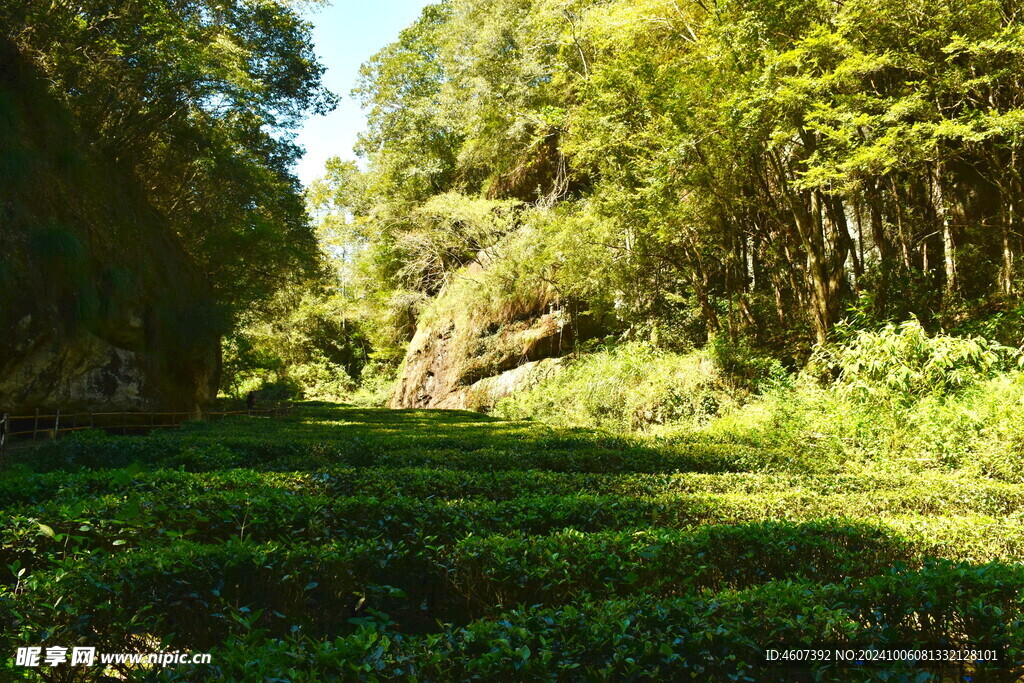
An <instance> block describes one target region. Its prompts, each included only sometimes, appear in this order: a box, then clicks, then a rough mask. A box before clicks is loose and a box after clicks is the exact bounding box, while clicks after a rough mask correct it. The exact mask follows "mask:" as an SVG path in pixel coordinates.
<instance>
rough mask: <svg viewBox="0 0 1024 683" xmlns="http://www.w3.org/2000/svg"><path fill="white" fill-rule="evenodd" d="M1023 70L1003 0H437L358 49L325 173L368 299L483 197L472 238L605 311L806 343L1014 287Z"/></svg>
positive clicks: (390, 285)
mask: <svg viewBox="0 0 1024 683" xmlns="http://www.w3.org/2000/svg"><path fill="white" fill-rule="evenodd" d="M1022 74H1024V10H1022V9H1021V8H1020V7H1019V6H1018V5H1017V4H1016V3H1010V2H1005V1H1001V0H929V1H928V2H926V3H924V4H922V3H921V2H917V1H914V2H910V1H909V0H846V1H845V2H841V3H836V2H832V1H831V0H800V1H799V2H792V1H791V0H720V1H718V2H705V1H704V0H641V1H630V2H626V1H625V0H446V1H445V2H441V3H438V4H435V5H432V6H430V7H428V8H427V9H425V10H424V12H423V15H422V16H421V18H420V19H419V21H417V22H416V23H414V24H413V25H412V26H410V27H409V28H408V29H406V30H405V31H404V32H403V33H402V34H401V36H400V37H399V39H398V40H397V41H396V42H395V43H393V44H391V45H389V46H387V47H386V48H384V49H383V50H381V51H380V52H379V53H378V54H377V55H375V56H374V57H373V58H372V59H371V60H370V61H369V62H368V63H367V64H366V65H364V67H363V71H362V80H361V81H360V83H359V85H358V87H357V88H356V90H355V91H354V94H355V95H356V96H358V97H360V98H362V101H363V102H364V104H365V106H366V109H367V112H368V115H369V120H370V127H369V131H368V133H367V134H366V135H365V136H364V137H363V139H362V142H361V151H362V152H363V154H364V155H365V157H366V159H367V161H368V170H367V171H366V173H365V174H363V176H362V177H361V178H360V179H359V181H358V183H355V184H353V182H352V181H351V178H349V179H348V180H346V181H345V182H338V183H333V184H332V183H331V181H330V180H329V179H328V180H326V181H325V182H326V183H327V184H326V185H325V186H324V187H323V188H321V190H322V192H323V191H325V192H327V193H328V194H329V193H330V191H331V190H330V188H331V187H334V188H336V189H337V191H339V192H341V191H344V192H348V193H349V194H348V195H347V196H349V197H352V196H354V195H352V188H353V187H354V186H355V185H358V186H359V188H360V189H359V192H358V193H357V194H358V195H359V199H358V200H354V199H350V200H349V206H350V207H351V209H350V218H352V219H354V221H356V222H359V223H360V225H361V226H362V227H361V228H360V230H361V235H362V236H363V237H362V240H363V241H362V247H361V253H362V254H363V255H364V257H363V259H362V263H363V267H364V269H365V268H370V269H371V270H373V271H374V272H375V273H376V274H377V277H376V279H374V278H368V279H364V284H365V286H366V291H367V292H369V293H372V292H376V293H378V294H381V295H382V296H384V298H385V299H387V301H389V302H391V304H392V305H391V307H390V308H388V307H387V306H384V308H385V309H386V311H385V312H384V313H380V314H379V315H378V320H379V321H381V320H384V319H387V318H388V317H389V316H391V317H392V318H394V312H395V310H396V308H395V306H396V305H397V303H396V302H399V301H402V302H404V303H403V304H402V305H409V302H414V301H416V300H417V297H421V298H422V297H431V296H433V295H435V294H436V292H437V283H438V282H442V281H444V279H445V278H444V276H443V275H441V274H440V273H444V272H454V271H456V270H457V269H458V268H461V267H462V266H463V265H465V259H464V258H457V259H449V260H445V259H443V258H441V259H434V260H432V261H430V260H429V259H428V260H422V259H416V258H413V257H411V256H410V253H409V251H408V247H409V245H410V244H413V243H416V244H418V245H419V246H418V247H417V248H418V249H421V250H423V251H431V250H433V251H434V252H436V253H445V250H446V248H447V247H446V246H445V244H446V240H449V239H450V238H451V235H452V234H453V233H458V232H460V231H461V230H463V229H464V227H465V226H466V225H467V222H466V220H465V219H464V218H462V217H460V215H459V214H460V211H462V210H463V208H468V207H470V206H480V205H479V202H485V203H487V202H489V203H490V204H489V205H490V206H491V207H492V208H491V210H492V211H493V212H495V213H494V215H495V216H499V215H506V214H507V215H509V216H512V223H513V225H510V224H508V223H507V222H503V221H500V220H499V221H492V223H494V225H492V226H490V227H488V228H487V230H490V233H489V237H487V238H485V239H480V237H479V236H477V237H476V238H475V241H474V242H473V244H472V249H480V248H482V246H483V245H485V244H486V243H487V242H488V241H490V242H491V243H492V245H498V246H497V251H495V253H500V254H502V256H501V258H504V259H506V260H508V259H512V260H516V263H517V265H516V267H517V268H518V269H519V271H520V272H526V271H532V272H536V273H538V274H539V275H538V276H539V277H540V278H541V279H545V280H547V281H549V282H552V283H554V284H555V285H556V289H557V291H559V292H561V293H563V294H564V295H565V296H566V297H570V298H576V299H578V300H580V301H581V305H583V306H589V307H591V308H604V309H607V310H613V311H614V316H615V319H616V320H617V321H618V322H617V325H618V327H619V329H620V331H624V332H625V331H629V332H631V333H637V334H648V333H650V334H652V335H654V336H657V337H659V338H660V339H661V340H663V341H669V342H671V343H679V344H686V343H694V342H696V343H700V340H701V339H703V338H704V337H705V336H706V335H709V334H718V333H722V334H728V335H730V336H731V337H733V338H738V337H744V338H749V339H751V340H754V341H756V342H757V343H759V344H763V345H767V346H769V347H771V348H773V349H775V350H777V351H783V352H797V353H806V349H807V348H808V347H809V345H810V343H812V342H821V341H824V340H825V339H826V338H827V337H828V335H829V334H830V331H831V330H832V328H833V327H834V325H835V324H836V323H837V322H838V321H839V320H840V319H842V318H844V317H849V316H851V315H853V316H855V317H858V318H859V319H861V320H862V321H878V322H884V321H887V320H902V319H906V318H908V317H917V318H919V319H920V320H921V321H922V322H923V323H924V324H925V325H926V326H927V327H930V328H932V329H936V328H946V329H950V328H955V327H958V326H963V325H965V324H966V325H970V324H972V323H973V322H977V321H978V320H981V319H985V320H991V319H992V316H993V315H994V314H995V313H997V312H998V313H1009V312H1013V311H1019V310H1020V307H1021V300H1020V275H1021V270H1020V259H1019V258H1018V257H1019V254H1020V252H1021V249H1022V246H1024V245H1022V232H1021V215H1020V214H1021V207H1020V206H1019V204H1020V199H1019V198H1020V197H1021V196H1022V194H1024V185H1022V180H1021V179H1022V176H1021V162H1020V151H1021V144H1022V141H1024V137H1022V132H1024V99H1022V95H1024V89H1022V81H1021V78H1022ZM325 188H326V189H325ZM342 188H344V189H342ZM460 197H461V199H460ZM438 202H441V204H438ZM460 202H461V204H460ZM442 205H443V207H446V208H444V209H443V210H442V211H440V212H438V211H431V210H429V209H428V208H427V207H431V206H433V207H437V206H442ZM457 205H460V206H462V207H463V208H456V207H457ZM508 212H511V213H508ZM478 215H479V211H478ZM439 217H442V218H441V219H440V223H443V224H445V225H446V226H448V227H447V228H446V229H444V230H436V229H435V228H436V227H437V226H438V225H439V223H438V221H439ZM431 225H433V226H434V228H431ZM524 231H525V232H524ZM526 232H528V233H529V234H530V235H531V237H530V238H529V240H531V241H532V242H533V243H535V244H536V243H543V245H545V246H543V247H532V248H530V249H525V248H522V247H523V245H522V242H523V239H522V235H523V234H526ZM517 235H518V237H517ZM517 240H518V242H517ZM515 243H518V244H519V245H520V246H519V247H515V246H514V244H515ZM472 249H471V250H472ZM580 252H585V253H583V254H581V253H580ZM466 254H467V255H468V254H469V252H466ZM356 260H357V261H358V260H359V259H356ZM428 263H429V264H430V265H428ZM583 263H586V264H587V265H586V267H585V268H581V267H579V265H580V264H583ZM414 264H422V268H421V272H419V274H418V277H397V276H398V275H399V274H402V275H403V276H409V275H411V272H410V271H411V270H413V269H415V268H416V267H417V266H415V265H414ZM573 264H576V267H573ZM591 278H593V281H591ZM399 293H401V295H399ZM414 308H415V306H414ZM420 309H422V306H420ZM411 315H412V316H413V317H415V315H416V311H415V310H413V311H412V313H411ZM986 316H988V317H986ZM1017 317H1019V316H1017ZM395 329H397V328H395ZM1004 332H1005V334H1010V333H1009V332H1006V331H1005V330H1004ZM996 333H997V336H998V334H1002V333H1000V332H998V331H996ZM1005 334H1004V336H1005ZM1011 336H1012V335H1011ZM1013 341H1014V343H1015V344H1018V343H1020V340H1019V339H1014V340H1013ZM800 349H803V351H800Z"/></svg>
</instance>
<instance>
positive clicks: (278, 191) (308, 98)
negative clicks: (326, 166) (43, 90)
mask: <svg viewBox="0 0 1024 683" xmlns="http://www.w3.org/2000/svg"><path fill="white" fill-rule="evenodd" d="M0 16H2V18H3V24H4V26H5V28H6V29H7V30H5V34H6V35H5V37H4V41H5V45H6V44H7V41H13V43H14V44H15V45H16V47H17V49H18V50H19V51H20V52H21V53H22V54H24V55H25V56H27V57H30V58H31V59H32V60H33V62H34V63H35V66H36V68H38V69H39V70H40V71H41V72H42V74H43V76H44V77H45V78H46V80H47V82H48V84H49V85H50V87H51V90H52V94H53V95H55V96H56V97H57V98H59V100H60V101H61V102H62V104H63V105H64V106H66V107H67V108H68V109H69V110H70V112H71V114H72V115H73V118H74V122H73V125H74V126H75V128H76V129H77V130H79V131H80V132H81V134H82V136H83V137H84V138H85V139H87V140H88V141H89V143H90V146H91V150H90V154H95V155H96V156H97V157H98V158H100V159H103V160H104V163H105V165H107V166H111V167H117V168H118V174H126V176H127V178H126V179H130V180H129V181H128V182H125V183H122V184H121V186H119V187H118V188H117V191H118V192H117V193H116V194H115V196H113V197H107V198H105V199H106V200H107V201H108V202H111V203H113V204H115V205H124V204H129V203H131V202H132V201H133V200H134V199H135V198H136V197H141V196H143V194H144V195H145V197H146V200H147V202H148V204H149V205H150V206H149V207H147V209H148V210H149V211H152V208H151V207H155V208H156V209H157V210H158V211H159V213H160V214H162V216H161V219H160V220H166V221H168V222H169V223H170V228H171V229H172V230H173V231H174V233H176V235H177V237H178V239H179V240H180V242H181V244H182V245H183V246H184V247H185V249H186V250H187V252H188V253H189V255H190V256H191V258H192V259H193V261H194V262H195V263H196V264H197V265H198V266H199V268H200V270H201V271H202V272H203V273H204V274H205V275H206V276H207V279H208V280H209V284H210V285H211V286H212V287H213V288H214V290H215V292H216V295H217V298H218V303H219V304H220V305H221V306H223V307H225V308H226V309H227V310H230V311H242V310H246V309H248V308H249V307H250V306H251V305H253V304H254V303H257V302H260V301H263V300H265V299H267V298H268V297H270V296H271V295H272V294H273V293H274V292H275V291H277V290H278V289H279V288H280V287H281V286H282V285H283V284H285V283H288V282H294V281H295V280H299V279H302V277H303V276H306V275H308V274H309V273H310V272H312V271H314V270H315V268H316V265H317V258H318V256H317V248H316V243H315V241H314V237H313V232H312V230H311V226H310V224H309V221H308V219H307V217H306V216H305V213H304V211H303V204H302V201H301V199H300V197H299V194H298V190H299V188H298V182H297V181H296V179H295V177H294V176H293V175H292V171H291V166H292V164H293V162H294V161H295V159H296V158H297V157H298V154H299V150H298V148H297V147H296V146H295V145H294V144H293V143H292V141H291V134H290V131H291V130H292V129H293V128H294V126H295V125H296V124H297V123H298V121H299V120H300V119H301V118H302V116H303V115H304V113H305V112H308V111H318V112H323V111H326V110H327V109H329V108H330V107H331V106H332V102H333V99H332V96H331V95H330V94H329V93H327V92H326V91H325V90H324V89H323V88H322V85H321V80H320V79H321V75H322V72H323V67H321V66H320V65H319V64H318V62H317V59H316V57H315V55H314V54H313V51H312V43H311V38H310V29H311V26H310V24H308V23H307V22H305V21H303V20H302V19H301V18H300V16H299V15H298V13H297V10H296V9H295V8H294V7H292V6H291V5H290V4H288V3H282V2H259V3H247V2H226V3H225V2H207V1H206V0H185V1H183V2H176V3H171V4H166V3H156V2H143V3H136V2H114V3H110V2H105V1H103V2H99V1H93V0H89V1H87V2H84V3H79V4H78V5H75V6H74V7H72V6H69V5H61V4H58V5H55V6H53V7H49V6H47V7H43V6H42V5H39V4H37V3H31V2H28V3H25V2H15V3H7V4H5V5H4V7H3V8H2V9H0ZM32 125H36V124H35V123H33V124H32ZM52 144H53V146H54V149H53V150H47V152H48V153H51V154H53V156H54V157H55V166H56V167H57V168H58V169H59V171H60V172H61V177H62V180H73V181H74V182H77V183H79V184H81V185H84V187H82V188H81V189H82V191H83V192H86V191H87V187H88V186H89V181H88V180H83V179H81V178H77V177H75V176H76V175H78V176H80V175H82V174H81V173H80V171H79V172H73V171H75V169H79V167H81V166H82V158H81V155H80V153H79V150H77V149H76V148H74V147H67V148H66V149H65V148H62V147H61V145H64V144H65V143H64V141H63V140H60V139H57V140H54V141H53V143H52ZM5 157H6V155H5ZM11 161H14V158H13V157H12V158H11ZM65 176H68V177H66V178H65ZM55 182H57V181H56V179H55ZM142 188H145V193H143V192H142ZM76 220H84V221H90V220H91V221H100V220H102V219H101V218H100V217H99V216H92V215H89V214H88V213H83V214H79V215H78V216H76ZM144 220H146V221H147V222H154V221H155V220H156V219H155V218H154V216H152V215H147V216H146V217H145V218H144ZM51 242H52V240H51Z"/></svg>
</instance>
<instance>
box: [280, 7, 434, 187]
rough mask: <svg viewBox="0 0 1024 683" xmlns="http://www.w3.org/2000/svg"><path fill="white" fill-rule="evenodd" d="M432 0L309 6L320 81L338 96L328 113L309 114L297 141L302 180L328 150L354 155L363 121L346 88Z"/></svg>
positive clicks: (318, 169)
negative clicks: (324, 69)
mask: <svg viewBox="0 0 1024 683" xmlns="http://www.w3.org/2000/svg"><path fill="white" fill-rule="evenodd" d="M429 4H430V0H333V2H332V3H331V5H330V6H328V7H325V8H322V9H318V10H313V11H310V12H308V13H307V14H306V16H307V18H308V19H309V20H310V21H312V22H313V25H314V27H315V28H314V30H313V40H314V43H315V45H316V52H317V54H318V55H320V61H321V62H322V63H323V64H324V66H326V67H327V72H326V73H325V74H324V82H325V84H326V85H327V87H328V88H329V89H330V90H331V91H332V92H334V93H337V94H338V95H339V96H340V97H341V102H340V103H339V104H338V108H337V109H336V110H334V112H332V113H331V114H329V115H327V116H315V117H311V118H310V119H308V120H307V121H306V123H305V125H304V126H303V127H302V128H301V130H300V131H299V135H298V138H297V142H298V143H299V144H300V145H302V146H303V147H305V148H306V155H305V156H304V157H303V158H302V160H301V161H299V164H298V166H297V168H296V171H297V173H298V176H299V180H301V181H302V182H303V183H304V184H307V185H308V184H309V183H310V181H312V180H313V179H315V178H316V177H317V176H319V175H321V173H322V171H323V167H324V162H325V161H327V159H328V158H330V157H332V156H340V157H342V158H345V159H355V154H353V152H352V146H353V145H354V144H355V142H356V135H357V134H358V133H359V131H361V130H362V129H363V128H364V127H365V119H364V117H363V112H362V109H360V107H359V103H358V102H356V101H355V100H353V99H352V98H351V97H349V91H350V90H352V87H353V86H354V85H355V83H356V78H358V76H359V65H360V64H362V63H363V62H365V61H366V60H367V59H369V58H370V57H371V56H373V54H374V53H375V52H377V51H378V50H380V49H381V48H382V47H384V46H385V45H387V44H388V43H390V42H392V41H393V40H395V39H396V38H397V37H398V33H399V31H401V30H402V29H403V28H405V27H406V26H408V25H409V24H411V23H412V22H413V21H415V20H416V17H418V16H419V14H420V11H421V10H422V9H423V8H424V7H425V6H427V5H429Z"/></svg>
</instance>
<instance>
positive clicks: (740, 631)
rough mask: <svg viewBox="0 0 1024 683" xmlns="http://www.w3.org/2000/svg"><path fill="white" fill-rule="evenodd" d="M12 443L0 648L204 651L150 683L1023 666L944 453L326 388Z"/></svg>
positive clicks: (4, 488)
mask: <svg viewBox="0 0 1024 683" xmlns="http://www.w3.org/2000/svg"><path fill="white" fill-rule="evenodd" d="M637 352H638V353H639V351H637ZM647 353H653V352H651V351H650V350H648V351H647ZM18 458H19V459H20V460H22V461H24V462H25V463H28V464H29V465H31V467H21V468H19V469H12V470H8V472H7V475H8V476H7V477H5V478H4V480H3V481H0V499H2V500H3V501H4V504H3V505H4V508H3V509H4V513H5V514H6V515H7V517H8V519H9V520H10V523H9V524H8V525H6V527H5V528H4V530H3V532H2V533H0V571H2V572H3V574H2V576H0V623H3V625H4V629H3V631H2V634H3V635H2V636H0V646H2V647H5V648H8V649H10V648H11V647H17V646H19V645H24V644H30V643H33V642H46V643H57V642H60V643H63V642H64V641H68V642H72V641H74V642H78V641H77V640H74V639H77V638H84V639H87V641H88V642H89V643H90V644H93V643H95V644H96V646H97V647H98V648H100V649H105V650H108V651H149V650H152V649H153V642H154V638H155V639H157V640H163V641H164V645H163V646H162V647H167V648H170V649H173V648H182V649H188V650H193V651H210V652H211V653H212V654H213V655H214V656H213V663H212V664H211V665H209V666H204V667H175V668H173V669H170V668H169V669H165V670H163V671H161V672H160V674H159V679H160V680H167V681H177V680H196V679H201V678H203V677H211V676H212V677H216V678H226V679H233V680H234V679H238V680H242V679H248V678H251V677H253V676H257V675H260V676H273V677H277V678H282V677H285V678H288V679H289V680H309V681H314V680H317V681H319V680H331V679H330V676H331V675H336V676H337V679H338V680H345V679H347V678H350V677H367V678H369V677H377V678H379V679H393V678H406V677H410V676H415V677H417V678H419V679H424V678H427V679H432V680H433V679H444V680H448V679H453V678H454V679H463V678H469V677H472V676H486V677H488V678H494V677H499V678H500V677H523V676H527V677H550V676H551V675H552V674H553V673H557V672H563V673H564V674H565V675H569V676H578V675H586V676H588V677H590V676H603V677H607V676H614V677H617V678H624V679H634V678H643V677H644V676H646V677H649V676H651V675H652V672H656V673H657V675H659V676H665V677H673V678H677V677H679V676H687V675H692V673H693V671H695V670H697V669H699V670H700V671H701V672H702V675H704V674H706V675H709V676H715V677H717V676H719V675H721V676H730V675H747V676H752V677H758V678H760V679H763V678H764V676H763V675H762V674H765V672H766V671H768V670H766V669H764V668H762V664H761V650H760V649H759V648H763V647H765V645H766V643H769V642H775V641H776V640H777V641H779V642H789V643H801V642H808V643H810V642H819V641H820V640H822V639H826V640H830V641H834V642H838V643H846V644H849V645H850V646H851V647H857V646H861V645H868V644H874V645H876V646H877V645H882V644H900V645H907V644H914V643H920V644H926V643H927V644H937V643H940V644H948V645H950V646H955V647H960V646H975V645H978V644H982V643H983V644H985V645H993V646H997V647H999V648H1005V649H1001V650H1000V651H1001V653H1002V654H1003V655H1005V657H1004V658H1003V659H1002V662H1001V665H1000V666H1001V668H1000V669H999V670H997V671H994V672H992V673H994V674H995V675H1005V676H1006V677H1008V678H1012V677H1014V676H1016V675H1018V674H1019V673H1020V671H1021V670H1022V669H1021V667H1024V655H1022V648H1024V640H1022V631H1021V624H1020V620H1019V619H1018V618H1017V615H1018V614H1019V613H1020V610H1021V604H1020V600H1021V590H1022V588H1024V576H1022V575H1021V572H1020V569H1019V560H1020V558H1021V556H1022V553H1024V534H1022V532H1021V529H1020V525H1019V516H1020V514H1021V512H1022V511H1024V493H1022V491H1021V487H1020V485H1019V480H1016V479H1015V480H1013V481H1014V482H1018V483H1006V482H1000V481H998V480H995V479H992V478H987V477H984V476H980V477H979V476H978V474H979V473H978V472H977V471H975V470H972V468H971V467H970V466H969V464H968V463H962V465H963V466H962V467H961V468H960V469H957V468H956V467H955V466H954V465H953V464H951V463H944V464H939V463H931V464H930V465H928V466H927V467H925V468H924V469H920V468H919V469H914V468H912V467H907V466H906V463H904V462H900V461H899V460H891V461H890V462H889V463H888V466H886V467H882V466H878V464H877V463H876V464H874V465H871V464H863V463H857V462H850V463H848V464H847V465H846V466H845V468H843V469H842V470H840V471H833V470H831V469H830V468H829V467H828V465H827V463H818V465H817V469H816V470H815V469H814V468H808V467H806V466H805V465H804V464H802V463H798V462H794V461H792V460H790V459H788V458H786V457H778V456H777V455H776V454H774V453H772V452H770V451H765V450H761V449H754V448H749V447H744V446H741V445H737V444H735V443H717V444H716V443H714V442H713V441H710V440H707V439H692V438H691V439H690V440H680V439H673V440H665V439H651V438H644V439H638V438H626V437H612V436H609V435H608V434H607V433H602V432H594V431H587V430H579V429H577V430H566V429H552V428H548V427H539V426H537V425H532V424H529V423H520V422H506V421H501V420H495V419H493V418H489V417H486V416H482V415H479V414H474V413H465V412H458V411H434V412H429V411H385V410H367V409H352V408H348V409H341V408H338V407H335V406H331V405H327V404H305V405H302V406H300V407H298V408H297V409H296V412H295V413H294V414H293V415H292V416H290V417H287V418H284V419H281V420H272V419H263V418H255V417H245V416H242V417H238V418H234V419H226V420H223V421H218V422H216V423H190V424H188V425H187V426H185V427H184V428H182V429H180V430H167V431H160V432H155V433H153V434H151V435H149V436H145V437H117V436H108V435H105V434H103V433H100V432H82V433H79V434H76V435H75V436H74V437H70V438H68V439H66V440H62V441H59V442H54V443H49V444H47V445H46V446H45V447H42V448H40V449H38V450H36V451H34V452H25V453H22V454H20V455H18ZM33 469H34V470H36V471H33ZM41 470H49V472H42V471H41ZM254 492H255V493H254ZM168 606H173V607H174V608H173V609H169V608H168ZM652 644H653V645H652ZM7 666H8V671H16V674H17V675H19V676H20V675H21V674H22V673H24V670H23V669H17V670H14V669H11V668H10V667H11V666H13V665H12V664H10V663H8V664H7ZM938 666H939V665H935V667H933V666H932V665H931V664H929V665H927V667H926V671H927V672H929V673H931V674H934V675H940V673H941V675H946V674H949V675H954V674H955V675H960V673H963V672H962V671H960V672H954V671H952V670H949V669H947V670H944V671H941V672H940V670H939V668H936V667H938ZM829 671H831V670H829ZM844 671H845V670H844ZM850 671H851V672H853V673H855V674H856V673H857V671H858V670H857V669H851V670H850ZM907 671H913V672H914V673H915V675H916V674H917V673H921V671H920V670H919V669H913V670H911V669H908V668H906V665H905V664H903V663H892V662H889V663H885V664H883V665H881V666H880V667H879V668H872V669H871V670H870V671H865V676H868V675H875V676H877V675H887V676H891V677H897V678H898V677H901V676H902V675H903V674H904V673H905V672H907ZM325 672H328V673H327V674H325ZM332 672H333V673H332ZM119 673H120V675H123V676H125V677H126V678H128V679H129V680H149V679H150V678H152V675H151V673H150V672H147V671H144V670H142V669H136V670H132V669H131V668H130V667H125V668H124V669H123V670H120V671H119ZM776 673H777V674H778V677H779V680H783V679H785V677H786V676H791V675H792V670H784V671H783V670H780V671H778V672H774V673H771V674H770V675H771V676H775V675H776ZM819 673H822V675H824V676H825V677H828V675H830V674H829V673H828V672H827V671H825V670H822V671H821V672H819ZM981 673H985V672H979V671H974V674H975V675H980V674H981ZM325 675H326V676H327V678H326V679H325ZM858 675H859V674H858ZM986 675H987V674H986ZM147 677H148V678H147Z"/></svg>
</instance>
